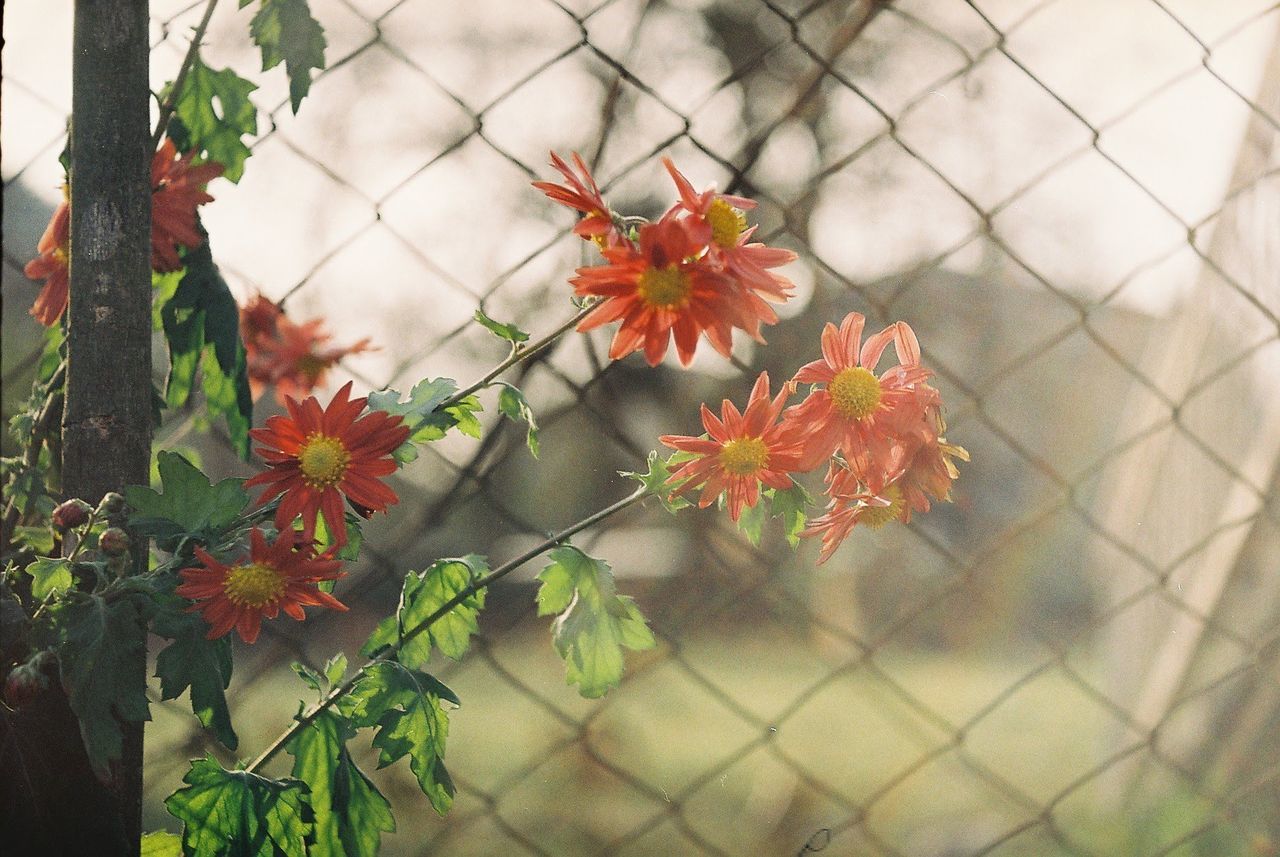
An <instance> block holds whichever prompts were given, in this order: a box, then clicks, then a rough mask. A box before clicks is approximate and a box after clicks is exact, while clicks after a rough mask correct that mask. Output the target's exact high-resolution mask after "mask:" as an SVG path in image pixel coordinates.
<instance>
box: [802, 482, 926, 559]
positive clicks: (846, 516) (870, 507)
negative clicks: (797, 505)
mask: <svg viewBox="0 0 1280 857" xmlns="http://www.w3.org/2000/svg"><path fill="white" fill-rule="evenodd" d="M904 516H907V517H909V516H910V513H909V512H908V511H907V510H906V506H905V502H904V500H903V496H902V492H901V491H900V490H899V489H898V487H897V486H896V485H890V486H889V487H887V488H885V489H884V491H883V493H882V494H879V495H876V494H870V493H867V492H858V493H853V494H841V495H838V496H836V497H834V498H833V499H832V501H831V504H830V505H829V506H828V507H827V512H826V514H825V515H821V516H819V517H817V518H814V519H813V520H812V521H810V522H809V523H808V526H806V527H805V528H804V529H803V530H801V531H800V535H801V536H802V537H805V538H809V537H812V536H820V537H821V538H822V548H821V550H819V551H818V565H822V564H823V563H824V562H826V561H827V560H829V559H831V555H832V554H834V553H835V552H836V549H837V548H839V547H840V545H841V544H842V543H843V542H844V540H845V539H846V538H848V537H849V533H851V532H853V528H854V527H856V526H857V525H858V524H862V525H863V526H864V527H871V528H872V529H879V528H880V527H883V526H884V525H885V524H887V523H889V522H890V521H900V520H905V518H904Z"/></svg>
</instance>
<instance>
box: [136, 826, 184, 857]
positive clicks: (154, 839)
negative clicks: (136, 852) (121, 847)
mask: <svg viewBox="0 0 1280 857" xmlns="http://www.w3.org/2000/svg"><path fill="white" fill-rule="evenodd" d="M140 857H182V837H181V836H177V835H175V834H173V833H169V832H168V831H167V830H158V831H156V832H155V833H144V834H142V852H141V855H140Z"/></svg>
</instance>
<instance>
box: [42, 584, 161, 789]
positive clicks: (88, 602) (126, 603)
mask: <svg viewBox="0 0 1280 857" xmlns="http://www.w3.org/2000/svg"><path fill="white" fill-rule="evenodd" d="M139 602H140V599H139V598H135V597H115V598H111V599H107V598H104V597H103V596H101V595H94V594H81V595H80V596H79V597H76V598H68V599H65V600H62V601H59V602H56V603H55V604H54V606H53V608H52V609H51V611H50V612H51V615H52V617H53V621H54V625H55V627H56V629H57V632H58V646H57V652H58V665H59V669H60V671H61V675H62V684H63V686H64V687H65V688H66V689H67V698H68V701H69V702H70V703H71V710H72V711H74V712H75V715H76V718H77V719H78V720H79V721H80V735H81V737H82V738H83V739H84V745H85V751H86V753H87V755H88V757H89V764H90V765H91V766H92V767H93V770H94V772H95V773H96V774H97V775H98V776H99V777H100V778H102V779H104V780H107V779H109V778H110V765H111V763H112V762H114V761H116V760H118V759H119V758H120V751H121V746H122V743H121V742H122V739H123V734H122V732H121V730H120V721H129V722H135V723H136V722H140V721H144V720H150V719H151V714H150V709H149V707H148V704H147V692H146V691H147V686H146V676H145V675H144V674H143V672H142V671H141V670H140V669H138V663H139V662H140V661H141V659H143V658H145V657H146V645H145V643H146V622H145V619H146V616H145V613H146V608H145V605H144V604H140V603H139Z"/></svg>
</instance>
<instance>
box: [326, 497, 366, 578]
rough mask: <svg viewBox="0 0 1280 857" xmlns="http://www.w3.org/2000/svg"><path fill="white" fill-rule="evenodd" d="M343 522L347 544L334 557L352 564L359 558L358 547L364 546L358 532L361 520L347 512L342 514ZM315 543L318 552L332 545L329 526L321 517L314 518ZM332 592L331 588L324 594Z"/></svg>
mask: <svg viewBox="0 0 1280 857" xmlns="http://www.w3.org/2000/svg"><path fill="white" fill-rule="evenodd" d="M344 520H345V521H346V524H347V543H346V544H345V545H343V546H342V547H340V548H338V550H337V552H336V553H335V554H334V556H335V557H336V558H337V559H340V560H344V561H346V562H352V561H354V560H357V559H359V558H360V546H361V545H362V544H364V534H363V533H361V531H360V524H361V520H360V518H359V517H358V516H357V515H355V514H352V513H351V512H350V511H347V512H345V513H344ZM316 541H317V542H318V543H319V548H318V550H319V551H320V552H323V551H325V550H327V549H328V548H330V547H331V546H332V545H333V541H332V539H330V538H329V525H328V523H327V522H326V521H325V519H324V516H323V515H321V516H320V517H319V518H316ZM329 583H332V581H329ZM321 585H322V586H323V585H324V581H322V582H321ZM332 591H333V588H332V586H330V587H329V588H328V589H325V592H332Z"/></svg>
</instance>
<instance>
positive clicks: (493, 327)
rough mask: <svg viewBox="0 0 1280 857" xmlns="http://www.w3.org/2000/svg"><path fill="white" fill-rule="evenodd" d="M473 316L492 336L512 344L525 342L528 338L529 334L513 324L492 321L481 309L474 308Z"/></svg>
mask: <svg viewBox="0 0 1280 857" xmlns="http://www.w3.org/2000/svg"><path fill="white" fill-rule="evenodd" d="M474 318H475V320H476V321H478V322H480V324H481V325H482V326H483V327H484V328H486V329H487V330H489V331H490V332H491V333H493V335H494V336H496V337H498V338H499V339H505V340H506V341H507V342H510V343H511V344H512V345H519V344H520V343H521V342H527V341H528V340H529V334H527V333H525V332H524V331H523V330H521V329H520V328H518V327H516V326H515V325H514V324H505V323H503V322H501V321H494V320H493V319H491V318H489V316H487V315H486V314H485V311H484V310H482V309H477V310H476V314H475V316H474Z"/></svg>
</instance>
